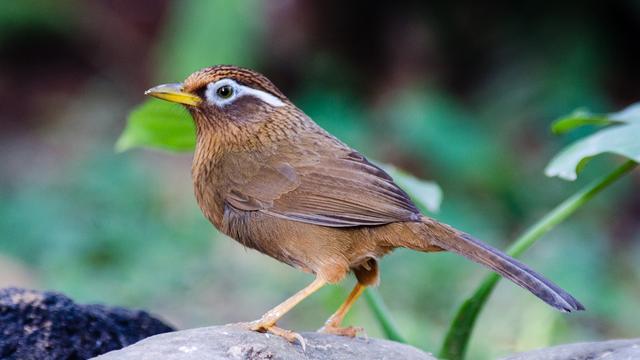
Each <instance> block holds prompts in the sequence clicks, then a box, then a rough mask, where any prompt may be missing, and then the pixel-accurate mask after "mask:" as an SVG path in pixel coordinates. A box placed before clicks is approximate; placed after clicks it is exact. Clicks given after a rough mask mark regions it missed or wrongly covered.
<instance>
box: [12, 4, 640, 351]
mask: <svg viewBox="0 0 640 360" xmlns="http://www.w3.org/2000/svg"><path fill="white" fill-rule="evenodd" d="M275 3H277V2H258V1H246V0H239V1H234V2H225V1H218V0H215V1H204V0H200V1H198V0H191V1H170V2H169V1H167V2H165V1H153V2H106V1H92V2H83V1H77V0H75V1H74V0H65V1H56V2H47V3H46V4H45V3H44V2H41V1H20V2H17V1H13V2H12V1H5V2H0V30H2V31H0V109H2V110H1V111H0V116H1V118H2V119H1V120H2V121H0V125H1V126H2V131H1V132H0V136H1V137H2V140H0V163H2V164H3V170H2V171H1V172H0V252H1V253H2V254H8V255H9V256H10V257H11V259H12V261H15V262H17V263H19V264H23V267H24V268H26V270H27V273H28V274H30V277H31V279H32V282H31V283H29V284H18V285H29V286H37V287H41V288H49V289H56V290H60V291H64V292H66V293H68V294H69V295H70V296H72V297H74V298H76V299H77V300H78V301H85V302H86V301H91V302H104V303H110V304H119V305H128V306H139V307H145V308H147V309H149V310H151V311H153V312H156V313H159V314H162V315H163V316H165V317H167V318H168V319H169V320H170V321H172V322H174V323H175V324H176V325H178V326H182V327H193V326H202V325H208V324H212V323H221V322H232V321H242V320H250V319H252V318H255V317H257V316H259V315H260V314H261V313H262V312H263V311H264V310H266V309H267V308H269V306H271V305H273V304H276V303H277V302H279V301H281V300H282V299H283V298H285V297H286V296H288V295H289V294H291V293H293V292H294V291H296V290H298V289H299V288H300V287H301V286H303V285H304V284H305V283H307V282H308V281H309V279H308V277H307V275H305V274H301V273H298V272H296V271H294V270H292V269H290V268H288V267H286V266H284V265H281V264H278V263H277V262H275V261H272V260H270V259H268V258H266V257H264V256H260V255H258V254H256V253H255V252H252V251H243V249H242V247H241V246H240V245H238V244H235V243H234V242H232V241H231V240H229V239H226V238H224V237H223V236H220V235H219V234H217V233H216V232H215V230H214V229H213V227H212V226H211V225H210V224H208V223H207V221H206V219H204V218H203V217H202V215H201V214H200V212H199V210H198V209H197V206H196V205H195V201H194V199H193V195H192V189H191V184H190V179H189V167H190V164H189V163H190V157H189V156H167V155H166V154H157V153H153V152H146V151H130V152H125V153H121V154H114V153H113V142H114V141H115V139H116V138H117V136H118V135H119V134H120V132H121V130H122V128H123V127H124V121H125V120H124V119H125V118H126V116H127V113H128V111H129V109H130V108H131V106H132V105H133V104H137V103H139V102H141V101H142V98H143V95H142V93H143V91H144V90H145V89H147V88H149V87H150V86H152V85H156V84H158V83H166V82H174V81H181V80H182V79H183V78H184V77H185V76H186V75H187V74H189V73H191V72H192V71H194V70H196V69H197V68H200V67H203V66H209V65H213V64H217V63H232V64H236V65H243V66H251V67H254V68H256V69H257V70H260V71H261V72H263V73H265V74H267V75H268V76H269V77H270V78H271V79H272V80H274V81H275V83H276V84H277V85H278V86H280V87H281V88H282V90H283V91H285V93H286V94H287V95H288V96H289V97H290V98H291V99H292V100H293V101H294V102H295V103H296V104H297V105H298V106H299V107H301V108H302V109H303V110H304V111H305V112H306V113H307V114H309V115H310V116H311V117H312V118H313V119H314V120H315V121H317V122H318V123H319V124H320V125H321V126H323V127H324V128H326V129H327V130H329V131H331V132H332V133H334V134H335V135H336V136H338V137H339V138H341V139H342V140H344V141H345V142H346V143H348V144H349V145H351V146H354V147H355V148H357V149H358V150H360V151H362V152H363V153H364V154H366V155H367V156H369V157H371V158H375V159H378V160H380V161H381V162H384V163H392V164H396V165H397V166H398V167H399V168H402V169H407V171H410V172H411V173H412V174H416V175H417V176H418V177H420V178H427V179H433V180H434V181H437V182H438V183H439V184H440V185H441V186H442V188H443V192H444V193H445V194H446V195H447V196H446V199H445V201H444V202H443V203H442V206H441V208H440V210H439V212H438V213H437V214H435V215H434V216H436V217H437V218H438V219H439V220H442V221H445V222H447V223H450V224H452V225H454V226H456V227H458V228H461V229H463V230H465V231H468V232H470V233H473V234H474V235H476V236H477V237H479V238H481V239H484V240H485V241H487V242H488V243H491V244H493V245H495V246H498V247H504V246H505V245H506V240H507V239H511V238H514V237H515V236H514V234H517V233H520V232H521V231H522V230H523V229H524V227H525V226H526V225H527V224H531V223H533V222H534V221H535V220H537V219H539V218H540V216H541V215H542V214H544V213H545V212H546V211H548V209H550V208H552V207H553V206H554V205H555V204H557V203H559V202H560V201H561V200H562V199H564V198H565V197H566V196H567V195H568V194H571V193H573V192H575V191H576V189H579V188H581V187H583V186H585V185H586V184H587V183H588V180H589V179H591V178H594V177H595V176H597V175H598V174H603V173H607V172H609V171H611V169H612V164H611V161H610V159H609V158H606V157H605V158H602V157H597V158H594V159H593V160H591V161H590V162H589V166H587V167H585V168H584V169H583V170H582V171H583V174H582V175H581V176H580V177H579V178H578V179H577V180H576V181H575V183H568V182H561V181H557V180H555V179H546V178H545V177H544V176H543V175H542V170H543V168H544V166H545V164H546V163H547V161H548V159H550V158H551V156H552V155H553V154H555V153H557V152H558V150H559V149H562V148H565V146H566V145H568V144H570V143H573V142H574V141H576V140H578V139H581V138H584V137H585V136H587V135H589V134H591V133H593V132H594V129H593V128H591V129H590V128H589V127H581V128H579V129H577V130H575V131H572V132H571V133H568V134H567V135H566V136H564V137H562V138H559V139H556V138H553V137H552V136H551V135H550V134H549V133H548V130H547V129H548V128H549V125H550V119H553V118H556V117H557V116H559V115H562V114H565V113H568V112H570V111H572V110H573V109H575V108H577V107H580V106H587V107H588V108H589V109H592V110H593V111H594V113H596V114H599V113H605V112H606V111H610V110H612V109H615V108H619V107H622V106H624V105H626V104H628V103H630V102H631V101H632V100H634V99H637V91H636V90H637V83H638V81H639V80H640V79H639V76H638V70H637V69H638V68H637V66H636V64H635V62H634V59H637V58H638V56H637V50H636V49H637V46H635V45H633V44H635V43H634V40H635V38H636V37H637V33H638V26H637V24H638V23H640V22H638V21H637V19H638V17H639V16H640V15H639V14H640V7H638V6H637V4H636V3H637V2H635V1H622V2H619V3H615V4H608V5H607V6H606V7H597V6H596V5H592V4H587V3H581V4H579V6H576V5H575V4H565V3H562V4H554V6H553V8H550V7H547V6H546V5H544V4H540V3H539V2H532V3H527V2H525V3H517V4H516V3H513V4H512V5H510V6H508V7H505V8H503V9H498V10H497V11H493V10H492V11H491V12H486V11H484V10H486V5H485V4H482V3H477V4H476V3H466V4H460V3H451V4H449V3H440V4H430V3H427V2H422V1H415V2H409V3H408V5H407V4H401V3H398V4H393V5H389V4H385V3H371V4H369V6H367V7H361V6H356V5H355V4H351V3H345V2H338V1H327V2H322V3H317V4H316V3H308V2H307V3H306V5H302V2H296V1H293V2H284V3H282V4H280V5H278V6H276V5H274V4H275ZM18 101H19V102H20V106H16V104H17V103H18ZM186 126H189V125H188V124H186ZM617 126H618V127H622V126H629V125H624V124H623V125H617ZM614 129H615V127H611V130H614ZM605 131H607V129H605ZM149 141H153V139H150V140H149ZM181 144H186V143H182V142H181ZM150 145H151V144H150ZM180 146H183V145H180ZM184 147H185V148H186V147H187V145H184ZM637 181H638V180H637V176H632V177H628V178H626V179H623V180H622V181H621V182H620V183H619V184H618V186H615V187H612V188H611V189H608V190H607V191H606V193H605V194H602V195H603V196H600V197H598V198H596V199H594V201H593V202H592V203H590V205H589V211H582V212H579V213H577V214H576V215H575V217H573V218H572V219H571V220H570V221H567V222H566V223H564V224H562V225H561V226H559V227H558V228H556V229H555V231H554V232H553V234H550V235H547V236H545V238H544V239H542V240H543V241H539V242H538V243H536V245H535V246H534V247H533V248H532V249H531V250H530V251H529V253H528V254H527V256H526V258H525V259H524V261H525V262H526V263H528V264H530V265H531V266H532V267H533V268H535V269H536V270H539V271H540V272H542V273H543V274H545V275H546V276H548V277H549V278H551V279H553V280H554V281H555V282H556V283H558V284H560V285H562V286H563V287H565V288H566V289H567V290H569V291H570V292H571V293H573V294H574V295H575V296H576V297H577V298H578V299H580V300H581V301H582V302H583V303H584V304H585V305H586V306H587V308H588V310H589V311H588V312H585V313H581V314H577V315H571V316H565V315H561V314H557V313H555V312H554V311H553V310H552V309H548V308H547V307H546V306H545V305H544V304H540V303H539V302H538V300H537V299H535V298H533V297H532V296H530V295H528V294H526V293H525V292H524V291H521V290H519V289H518V288H516V287H515V286H512V285H510V284H507V285H498V287H497V291H496V292H495V294H494V295H493V297H492V301H490V302H489V303H488V304H487V306H486V308H485V309H484V310H483V312H482V313H481V314H480V317H479V319H478V322H477V329H476V331H475V333H474V337H473V339H472V341H471V343H470V344H469V349H468V354H469V356H470V358H473V359H494V358H497V357H500V356H503V355H506V354H508V353H512V352H515V351H521V350H527V349H531V348H537V347H543V346H547V345H550V344H558V343H563V342H570V341H586V340H597V339H607V338H614V337H631V336H636V335H637V333H638V331H639V328H638V324H640V317H639V316H640V315H638V314H637V311H636V308H637V302H636V301H635V299H637V298H638V296H640V289H639V287H638V285H637V284H638V282H639V281H638V279H640V266H638V264H640V245H638V244H639V241H638V240H640V221H639V220H638V219H639V218H640V217H639V216H638V212H639V210H638V206H637V204H638V203H639V201H640V200H639V198H638V192H637V191H634V189H635V188H637ZM3 261H4V260H3V259H1V258H0V273H1V274H2V275H3V276H4V277H5V278H6V277H7V276H8V278H9V280H12V279H18V277H17V276H13V275H12V274H11V273H10V272H8V271H5V270H4V269H5V267H4V262H3ZM381 269H382V281H381V286H380V288H379V292H380V294H381V296H382V297H384V299H385V300H386V301H387V306H388V308H389V309H390V311H391V313H393V314H394V317H395V320H396V323H397V325H398V327H399V328H400V329H401V330H402V333H403V335H404V336H405V337H406V338H407V340H408V341H409V342H411V343H414V344H421V346H422V347H424V348H425V349H428V350H431V351H434V350H435V349H437V348H438V347H439V346H440V343H441V341H442V338H443V335H444V334H445V332H446V329H447V327H448V325H449V323H450V321H451V319H452V318H453V316H454V314H455V311H456V309H457V307H458V305H459V304H460V303H461V302H462V300H463V299H465V298H466V297H467V296H469V295H470V293H471V291H472V289H474V287H475V286H477V284H478V283H479V281H480V280H481V279H482V276H483V275H485V274H486V272H485V271H484V270H481V269H480V268H479V267H478V266H476V265H474V264H471V263H469V262H468V261H466V260H464V259H460V258H457V257H455V256H453V255H451V254H430V255H425V254H418V253H413V252H410V251H397V252H396V253H394V254H392V255H390V256H388V257H385V258H384V259H383V260H382V262H381ZM1 278H2V277H1V276H0V279H1ZM350 285H351V284H349V283H346V284H344V285H343V286H336V287H328V288H327V289H323V290H322V291H321V292H319V293H318V295H317V296H315V297H313V298H310V299H309V300H308V301H306V302H304V303H302V304H301V305H300V307H299V308H297V309H296V310H295V311H294V312H292V313H291V314H290V315H289V316H288V317H287V318H286V319H284V322H283V324H282V326H285V327H291V328H295V329H301V330H302V329H315V328H317V327H319V326H320V324H322V322H323V321H324V320H325V318H326V316H328V315H329V314H330V313H331V312H332V311H334V310H335V307H336V306H338V304H339V303H340V301H341V300H342V299H341V298H342V297H344V296H346V294H347V293H348V290H349V287H350ZM363 303H364V302H362V303H358V304H356V306H355V308H354V312H353V313H352V314H351V315H350V317H349V318H348V319H347V320H348V323H349V324H355V325H361V326H364V327H365V328H367V331H368V334H369V335H370V336H380V334H381V333H380V330H379V329H378V327H377V324H376V323H375V322H374V321H373V320H372V318H373V317H372V316H371V313H369V310H368V308H367V307H366V306H363Z"/></svg>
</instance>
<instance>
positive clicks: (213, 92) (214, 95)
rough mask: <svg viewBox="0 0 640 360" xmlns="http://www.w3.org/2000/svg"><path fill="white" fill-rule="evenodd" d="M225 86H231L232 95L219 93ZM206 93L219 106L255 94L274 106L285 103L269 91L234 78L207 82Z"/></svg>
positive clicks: (209, 99) (210, 100)
mask: <svg viewBox="0 0 640 360" xmlns="http://www.w3.org/2000/svg"><path fill="white" fill-rule="evenodd" d="M225 86H228V87H230V88H231V95H229V97H226V98H224V97H222V96H220V94H218V91H219V90H220V89H221V88H222V87H225ZM204 94H205V97H206V98H207V101H208V102H209V103H210V104H214V105H217V106H218V107H224V106H226V105H228V104H230V103H232V102H233V101H235V100H236V99H238V98H239V97H242V96H253V97H255V98H257V99H259V100H261V101H263V102H265V103H267V104H269V105H271V106H273V107H280V106H284V105H285V103H284V102H282V100H280V99H278V98H277V97H275V96H273V95H272V94H269V93H268V92H265V91H262V90H257V89H253V88H250V87H248V86H244V85H240V84H238V83H237V82H235V81H234V80H232V79H222V80H218V81H216V82H214V83H209V84H207V90H206V91H205V93H204Z"/></svg>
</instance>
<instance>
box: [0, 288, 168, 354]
mask: <svg viewBox="0 0 640 360" xmlns="http://www.w3.org/2000/svg"><path fill="white" fill-rule="evenodd" d="M168 331H173V329H172V328H171V327H170V326H168V325H166V324H164V323H163V322H161V321H160V320H157V319H154V318H153V317H151V316H150V315H149V314H147V313H146V312H144V311H132V310H127V309H123V308H118V307H107V306H103V305H78V304H76V303H74V302H73V301H72V300H71V299H69V298H68V297H66V296H64V295H62V294H60V293H56V292H39V291H33V290H25V289H18V288H5V289H0V359H20V360H30V359H33V360H36V359H88V358H91V357H94V356H97V355H100V354H103V353H105V352H107V351H111V350H116V349H120V348H122V347H124V346H127V345H129V344H133V343H135V342H137V341H139V340H141V339H144V338H146V337H148V336H151V335H155V334H160V333H164V332H168Z"/></svg>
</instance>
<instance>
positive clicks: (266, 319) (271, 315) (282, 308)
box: [248, 277, 327, 348]
mask: <svg viewBox="0 0 640 360" xmlns="http://www.w3.org/2000/svg"><path fill="white" fill-rule="evenodd" d="M326 283H327V282H326V281H325V280H323V279H321V278H319V277H317V278H316V279H315V280H314V281H313V282H312V283H311V284H309V285H308V286H307V287H305V288H304V289H302V290H300V291H298V292H297V293H296V294H295V295H293V296H292V297H290V298H288V299H287V300H285V301H283V302H282V303H281V304H279V305H278V306H276V307H274V308H273V309H271V310H269V311H267V312H266V313H265V314H264V315H262V317H261V318H260V319H258V320H256V321H252V322H250V323H249V324H248V325H249V329H251V330H253V331H260V332H267V331H268V332H270V333H272V334H275V335H278V336H282V337H283V338H285V339H287V340H289V341H290V342H294V341H295V340H298V341H299V342H300V344H301V345H302V347H303V348H304V347H305V342H304V339H303V338H302V336H300V334H297V333H295V332H293V331H291V330H285V329H281V328H279V327H277V326H276V322H277V321H278V320H280V318H282V317H283V316H284V314H286V313H287V312H288V311H289V310H291V309H293V308H294V307H295V306H296V305H298V304H299V303H300V302H301V301H302V300H304V299H305V298H307V297H308V296H309V295H311V294H313V293H314V292H316V291H318V290H319V289H320V288H321V287H323V286H324V285H326Z"/></svg>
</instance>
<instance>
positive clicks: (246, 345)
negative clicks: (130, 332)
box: [95, 325, 435, 360]
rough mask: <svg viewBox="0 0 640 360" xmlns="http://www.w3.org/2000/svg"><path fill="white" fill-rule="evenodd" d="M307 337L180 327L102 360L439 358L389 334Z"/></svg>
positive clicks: (231, 327)
mask: <svg viewBox="0 0 640 360" xmlns="http://www.w3.org/2000/svg"><path fill="white" fill-rule="evenodd" d="M301 335H302V336H303V337H304V339H305V342H306V350H305V351H303V350H302V347H301V346H300V344H297V343H296V344H290V343H289V342H287V341H286V340H284V339H282V338H280V337H279V336H274V335H269V334H261V333H257V332H253V331H247V330H245V329H243V328H242V327H240V326H238V325H226V326H212V327H206V328H199V329H191V330H183V331H176V332H172V333H167V334H160V335H156V336H152V337H150V338H147V339H144V340H142V341H140V342H138V343H136V344H134V345H131V346H128V347H126V348H124V349H121V350H117V351H112V352H109V353H107V354H104V355H101V356H98V357H97V358H95V359H99V360H116V359H117V360H133V359H135V360H147V359H149V360H150V359H153V360H157V359H165V360H183V359H185V360H186V359H189V360H201V359H202V360H204V359H207V360H215V359H232V360H240V359H251V360H262V359H273V360H276V359H277V360H294V359H318V360H320V359H323V360H324V359H340V360H342V359H344V360H346V359H368V360H377V359H379V360H382V359H388V360H396V359H408V360H435V357H433V356H431V355H429V354H427V353H424V352H422V351H420V350H418V349H416V348H414V347H412V346H408V345H403V344H398V343H395V342H391V341H387V340H378V339H363V338H353V339H352V338H347V337H343V336H334V335H326V334H318V333H302V334H301Z"/></svg>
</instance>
